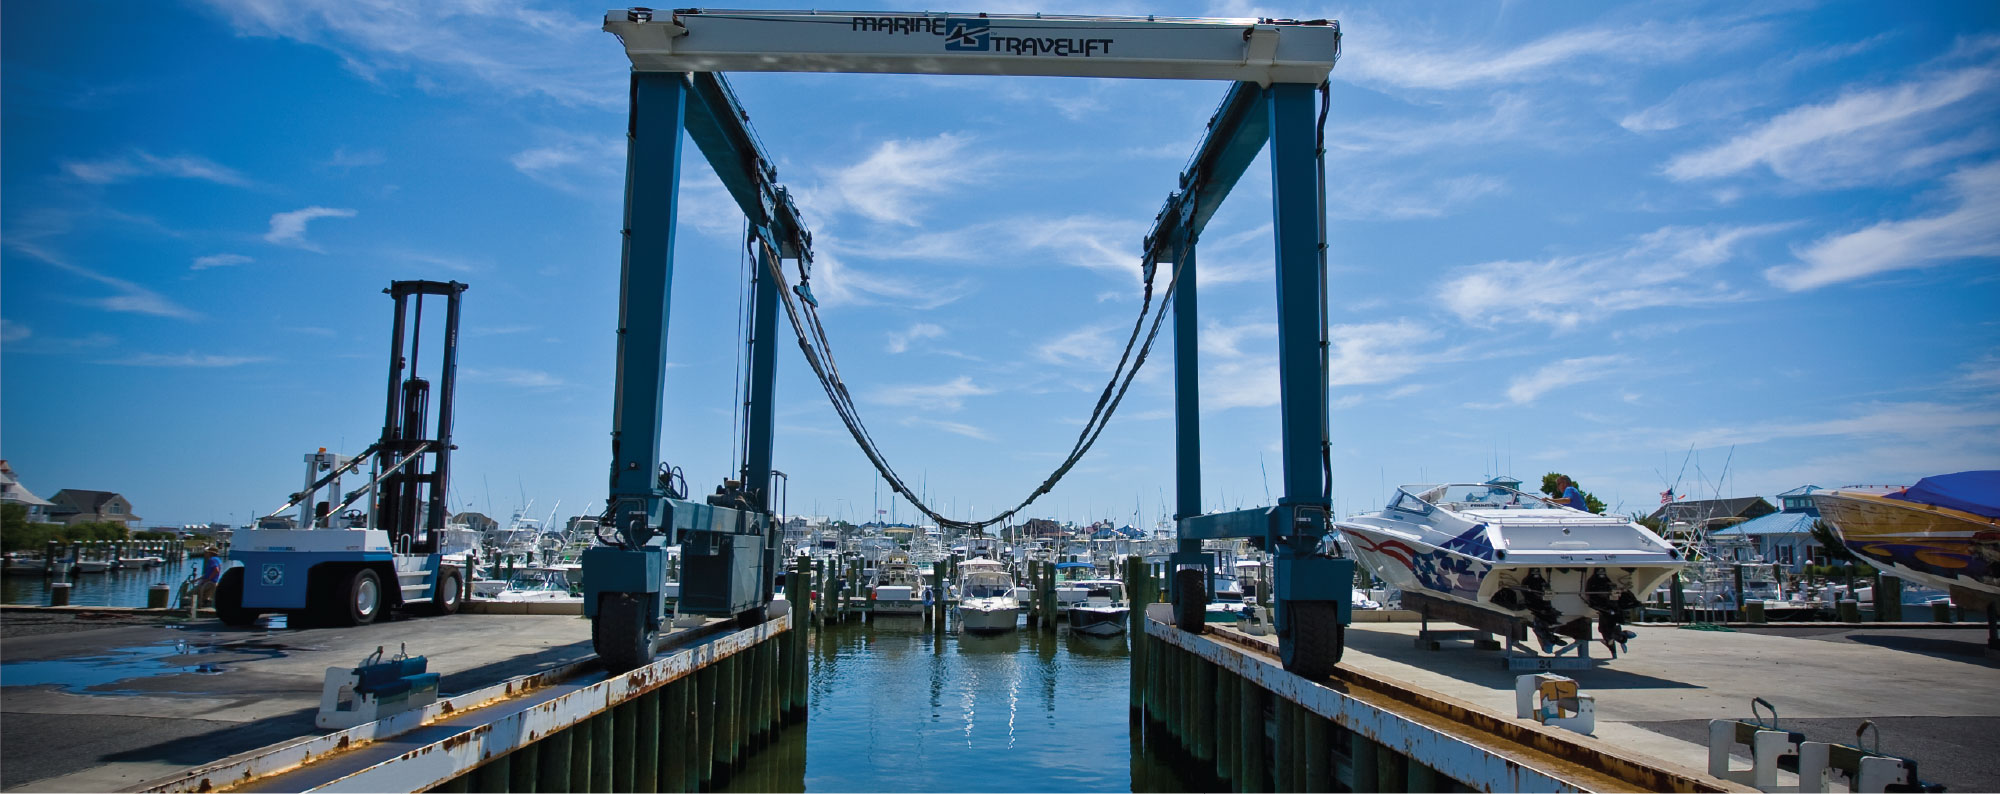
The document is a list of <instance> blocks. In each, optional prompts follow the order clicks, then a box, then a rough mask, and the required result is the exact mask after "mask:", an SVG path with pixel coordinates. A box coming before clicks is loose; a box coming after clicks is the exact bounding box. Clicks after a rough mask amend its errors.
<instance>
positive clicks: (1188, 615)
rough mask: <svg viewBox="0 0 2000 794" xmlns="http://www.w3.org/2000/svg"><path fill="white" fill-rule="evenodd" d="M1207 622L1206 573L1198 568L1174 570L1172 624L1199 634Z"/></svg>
mask: <svg viewBox="0 0 2000 794" xmlns="http://www.w3.org/2000/svg"><path fill="white" fill-rule="evenodd" d="M1207 622H1208V575H1207V574H1206V573H1204V572H1203V571H1202V569H1200V568H1182V569H1180V570H1178V571H1174V625H1175V626H1178V627H1180V629H1181V630H1182V631H1192V632H1194V633H1196V634H1200V633H1201V631H1202V628H1203V627H1205V626H1206V625H1207Z"/></svg>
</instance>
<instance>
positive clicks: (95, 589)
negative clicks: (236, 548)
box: [0, 557, 201, 607]
mask: <svg viewBox="0 0 2000 794" xmlns="http://www.w3.org/2000/svg"><path fill="white" fill-rule="evenodd" d="M200 568H201V558H200V557H192V558H190V559H189V560H188V562H187V564H186V565H182V566H167V565H162V566H159V567H155V568H147V569H144V570H136V571H105V572H104V573H79V574H71V575H70V578H69V579H67V580H59V579H51V578H48V577H45V576H42V575H41V574H28V575H20V574H8V575H6V576H0V603H6V604H31V605H34V606H48V604H49V583H51V582H56V581H68V582H69V583H70V584H71V585H72V587H70V590H69V602H70V604H71V605H74V606H91V607H143V606H145V605H146V590H147V589H149V588H151V587H152V586H153V585H156V584H166V585H167V586H169V587H171V588H172V591H173V592H170V593H169V594H168V596H167V598H168V599H169V600H170V601H171V600H172V599H173V597H174V596H173V593H177V592H179V591H180V587H181V582H182V581H183V580H185V579H187V578H188V576H189V575H190V574H192V573H194V572H195V571H197V570H200Z"/></svg>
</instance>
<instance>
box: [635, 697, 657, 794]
mask: <svg viewBox="0 0 2000 794" xmlns="http://www.w3.org/2000/svg"><path fill="white" fill-rule="evenodd" d="M660 697H661V692H660V690H659V689H655V690H653V691H651V692H647V693H646V694H643V695H640V696H639V705H638V708H636V709H634V710H633V713H632V716H633V718H634V720H636V721H637V723H638V725H637V726H636V728H637V730H635V731H634V736H633V740H632V741H633V745H634V747H633V758H632V762H633V766H634V773H633V775H632V790H633V791H659V790H660Z"/></svg>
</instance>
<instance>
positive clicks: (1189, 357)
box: [1159, 235, 1202, 602]
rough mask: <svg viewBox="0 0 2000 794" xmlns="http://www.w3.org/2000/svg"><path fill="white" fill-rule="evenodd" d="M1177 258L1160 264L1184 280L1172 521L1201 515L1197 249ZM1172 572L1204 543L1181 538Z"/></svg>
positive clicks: (1187, 246) (1182, 249) (1184, 245)
mask: <svg viewBox="0 0 2000 794" xmlns="http://www.w3.org/2000/svg"><path fill="white" fill-rule="evenodd" d="M1173 251H1174V253H1173V256H1174V257H1175V258H1176V259H1178V260H1179V264H1178V265H1176V264H1175V263H1174V262H1162V263H1160V265H1159V266H1160V268H1161V269H1162V270H1164V271H1165V273H1166V275H1167V277H1168V278H1169V279H1172V278H1173V277H1174V275H1173V274H1174V269H1175V268H1176V267H1177V266H1178V267H1179V269H1180V277H1179V279H1178V281H1177V282H1175V286H1174V518H1175V520H1176V522H1178V520H1179V519H1183V518H1189V517H1192V516H1198V515H1201V413H1200V412H1201V381H1200V369H1201V368H1200V366H1199V362H1200V354H1199V350H1200V343H1201V339H1200V336H1201V333H1200V331H1201V328H1200V325H1199V320H1200V318H1199V316H1198V314H1197V312H1196V310H1195V296H1196V291H1195V283H1196V279H1195V256H1194V251H1195V246H1194V242H1193V241H1192V240H1188V239H1187V238H1186V237H1185V236H1184V235H1183V236H1182V237H1181V238H1180V239H1179V240H1177V241H1176V242H1175V243H1174V248H1173ZM1175 551H1176V552H1177V553H1176V554H1174V556H1173V559H1172V565H1170V566H1168V567H1170V568H1179V567H1180V566H1181V565H1191V564H1194V563H1197V562H1200V561H1201V559H1202V558H1201V541H1200V540H1199V539H1191V538H1181V539H1180V541H1179V542H1178V543H1177V544H1176V548H1175ZM1167 581H1168V586H1169V588H1170V590H1169V592H1168V596H1169V598H1171V599H1173V600H1175V601H1176V602H1178V600H1179V597H1180V594H1179V592H1178V590H1179V588H1180V582H1179V578H1178V577H1168V580H1167Z"/></svg>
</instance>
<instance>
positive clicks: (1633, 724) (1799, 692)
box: [1341, 623, 2000, 791]
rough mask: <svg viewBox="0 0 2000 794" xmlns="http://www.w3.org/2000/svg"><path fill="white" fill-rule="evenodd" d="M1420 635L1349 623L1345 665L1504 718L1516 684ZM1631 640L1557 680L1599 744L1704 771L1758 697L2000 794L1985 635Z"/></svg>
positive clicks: (1643, 635)
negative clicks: (1876, 738) (1721, 730)
mask: <svg viewBox="0 0 2000 794" xmlns="http://www.w3.org/2000/svg"><path fill="white" fill-rule="evenodd" d="M1441 627H1443V628H1456V627H1455V626H1441ZM1418 629H1419V627H1418V626H1417V625H1414V624H1409V623H1356V624H1355V625H1353V626H1350V627H1349V628H1348V630H1347V652H1346V655H1345V656H1344V657H1343V658H1342V660H1341V665H1342V666H1343V667H1354V668H1358V669H1361V670H1365V671H1367V672H1370V673H1376V674H1379V675H1383V676H1387V677H1390V678H1395V679H1397V680H1400V681H1403V682H1406V683H1409V684H1414V685H1417V686H1420V687H1423V688H1425V689H1430V690H1433V691H1436V692H1438V693H1440V694H1443V695H1447V696H1450V697H1454V698H1458V699H1460V700H1464V701H1468V702H1471V703H1473V704H1476V705H1479V706H1483V707H1486V708H1488V709H1491V710H1494V711H1499V712H1501V713H1504V714H1506V715H1509V716H1512V715H1513V713H1514V677H1515V676H1517V675H1521V673H1517V672H1509V671H1506V670H1503V669H1501V667H1500V659H1501V658H1502V654H1501V653H1500V652H1498V651H1482V650H1475V649H1473V647H1472V644H1471V643H1470V642H1446V643H1445V644H1444V648H1443V649H1442V650H1437V651H1428V650H1420V649H1418V648H1417V647H1416V645H1415V640H1416V636H1417V632H1418ZM1635 631H1637V632H1638V637H1637V638H1635V639H1634V640H1632V643H1631V652H1630V653H1627V654H1625V655H1622V656H1620V657H1619V658H1618V659H1617V660H1615V661H1612V662H1610V663H1609V664H1608V665H1605V666H1602V667H1598V668H1596V669H1593V670H1575V671H1558V674H1560V675H1566V676H1569V677H1571V678H1574V679H1576V680H1577V683H1578V685H1579V687H1580V688H1581V689H1582V690H1583V691H1584V692H1587V693H1590V694H1592V695H1593V696H1595V697H1596V700H1597V733H1596V736H1597V738H1599V739H1602V740H1605V741H1608V742H1611V743H1613V744H1616V745H1618V746H1620V747H1624V748H1629V749H1632V750H1635V751H1638V752H1641V753H1645V754H1647V755H1650V756H1652V757H1654V758H1658V759H1661V760H1664V761H1667V762H1669V763H1672V764H1675V765H1677V766H1681V767H1684V768H1687V769H1690V770H1693V771H1696V772H1702V771H1705V770H1706V769H1707V766H1708V761H1707V759H1708V748H1707V744H1706V741H1707V736H1708V721H1709V720H1711V719H1739V720H1747V719H1750V718H1751V714H1750V699H1751V698H1754V697H1761V698H1764V699H1765V700H1767V701H1770V702H1771V703H1772V704H1773V705H1775V706H1776V707H1777V709H1778V717H1779V719H1780V720H1781V721H1782V723H1783V726H1784V727H1785V728H1786V729H1787V730H1796V731H1801V732H1803V733H1805V734H1806V735H1807V738H1809V739H1813V740H1815V741H1832V742H1840V743H1844V744H1852V743H1854V730H1855V728H1856V727H1857V726H1858V725H1859V724H1860V723H1861V721H1862V720H1874V721H1875V724H1876V726H1877V727H1878V728H1879V729H1880V731H1881V745H1882V750H1883V752H1887V753H1891V754H1895V755H1901V756H1906V757H1909V758H1913V759H1915V760H1916V761H1917V762H1918V771H1919V773H1920V774H1922V775H1923V777H1924V778H1925V779H1926V780H1929V781H1931V782H1936V783H1943V784H1945V785H1946V786H1948V787H1949V790H1951V791H2000V769H1996V768H1995V767H1994V766H1993V765H1992V763H1991V759H1993V758H1994V757H1996V756H2000V661H1996V660H1994V659H1992V658H1990V657H1988V656H1987V655H1986V654H1985V651H1984V648H1985V642H1986V631H1985V627H1984V626H1979V627H1972V626H1965V627H1959V628H1949V627H1945V626H1939V627H1937V628H1909V627H1907V624H1904V626H1899V627H1896V628H1870V627H1867V626H1866V625H1861V626H1850V627H1828V626H1812V627H1802V628H1796V629H1788V628H1785V627H1783V626H1781V625H1772V626H1769V627H1767V628H1757V629H1746V630H1739V631H1733V632H1722V631H1696V630H1690V629H1678V628H1673V627H1666V626H1640V627H1637V628H1635ZM1602 651H1603V646H1602V645H1599V646H1597V647H1596V648H1594V649H1593V653H1594V655H1597V656H1604V655H1605V654H1604V653H1603V652H1602Z"/></svg>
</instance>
